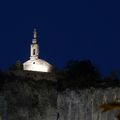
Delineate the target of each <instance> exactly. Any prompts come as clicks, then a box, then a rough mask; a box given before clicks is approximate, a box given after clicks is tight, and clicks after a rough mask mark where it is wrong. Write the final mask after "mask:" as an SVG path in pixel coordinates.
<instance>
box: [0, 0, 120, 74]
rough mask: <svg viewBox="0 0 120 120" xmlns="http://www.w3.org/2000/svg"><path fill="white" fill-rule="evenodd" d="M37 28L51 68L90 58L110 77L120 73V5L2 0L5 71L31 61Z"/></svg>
mask: <svg viewBox="0 0 120 120" xmlns="http://www.w3.org/2000/svg"><path fill="white" fill-rule="evenodd" d="M34 28H37V31H38V40H39V45H40V57H41V58H42V59H45V60H47V61H48V62H50V63H51V64H53V65H55V66H57V67H59V68H62V67H63V66H64V65H65V64H66V62H67V61H68V60H72V59H77V60H85V59H90V60H91V61H92V62H93V64H94V65H96V66H97V67H98V68H99V69H100V70H101V71H102V73H104V74H108V73H109V72H110V71H117V72H119V73H120V2H119V1H115V0H113V1H110V0H108V1H106V0H99V1H98V0H96V1H95V0H33V1H30V0H19V1H18V0H15V1H13V0H8V1H5V0H4V1H0V42H1V43H0V45H1V47H0V55H1V59H0V68H1V69H8V68H9V66H11V65H12V64H13V63H15V62H16V60H18V59H19V60H21V61H22V62H25V61H26V60H28V59H29V49H30V48H29V47H30V43H31V41H32V38H33V29H34Z"/></svg>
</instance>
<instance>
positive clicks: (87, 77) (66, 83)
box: [58, 60, 120, 91]
mask: <svg viewBox="0 0 120 120" xmlns="http://www.w3.org/2000/svg"><path fill="white" fill-rule="evenodd" d="M58 74H59V79H58V91H63V90H65V89H67V88H69V89H84V88H90V87H95V88H99V87H102V88H106V87H115V86H120V81H119V79H118V76H117V75H116V74H115V73H114V74H113V73H112V74H111V76H108V77H106V78H104V77H103V76H102V75H101V74H100V72H99V70H98V69H97V68H96V67H95V66H94V65H93V64H92V62H91V61H90V60H84V61H78V60H73V61H69V62H68V63H67V65H66V67H65V68H64V69H63V70H62V71H59V73H58Z"/></svg>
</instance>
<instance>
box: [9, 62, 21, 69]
mask: <svg viewBox="0 0 120 120" xmlns="http://www.w3.org/2000/svg"><path fill="white" fill-rule="evenodd" d="M10 70H23V64H22V63H21V61H20V60H17V61H16V63H15V64H13V65H12V66H11V67H10Z"/></svg>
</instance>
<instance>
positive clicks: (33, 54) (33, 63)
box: [23, 29, 53, 72]
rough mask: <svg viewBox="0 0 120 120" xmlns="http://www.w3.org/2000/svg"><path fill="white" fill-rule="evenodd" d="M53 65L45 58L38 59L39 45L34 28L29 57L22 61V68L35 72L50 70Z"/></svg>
mask: <svg viewBox="0 0 120 120" xmlns="http://www.w3.org/2000/svg"><path fill="white" fill-rule="evenodd" d="M52 68H53V66H52V65H51V64H50V63H48V62H47V61H45V60H42V59H39V45H38V41H37V31H36V29H34V33H33V40H32V44H31V46H30V59H29V60H28V61H26V62H25V63H23V70H27V71H37V72H51V71H52Z"/></svg>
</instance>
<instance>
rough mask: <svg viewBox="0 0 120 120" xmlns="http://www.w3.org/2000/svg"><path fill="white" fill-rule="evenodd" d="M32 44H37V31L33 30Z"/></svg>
mask: <svg viewBox="0 0 120 120" xmlns="http://www.w3.org/2000/svg"><path fill="white" fill-rule="evenodd" d="M32 43H37V30H36V29H35V28H34V31H33V41H32Z"/></svg>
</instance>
